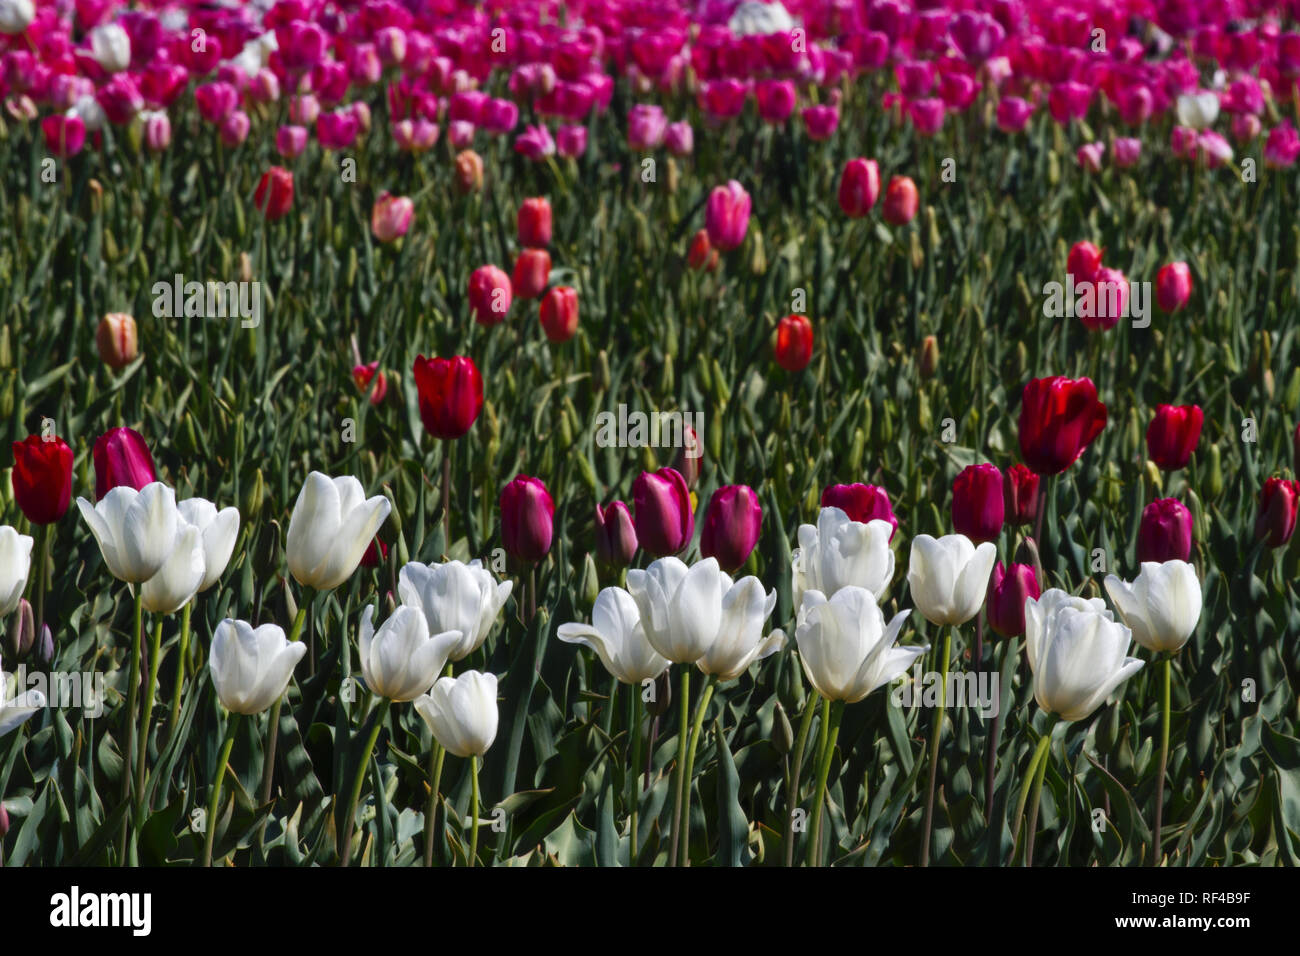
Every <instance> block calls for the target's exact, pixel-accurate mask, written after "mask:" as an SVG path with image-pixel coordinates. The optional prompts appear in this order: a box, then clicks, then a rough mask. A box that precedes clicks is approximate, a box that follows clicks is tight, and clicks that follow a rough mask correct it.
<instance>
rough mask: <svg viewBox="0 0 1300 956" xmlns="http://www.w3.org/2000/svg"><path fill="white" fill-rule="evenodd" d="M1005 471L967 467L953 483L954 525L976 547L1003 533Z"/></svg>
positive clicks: (993, 468)
mask: <svg viewBox="0 0 1300 956" xmlns="http://www.w3.org/2000/svg"><path fill="white" fill-rule="evenodd" d="M1003 508H1004V505H1003V500H1002V472H1000V471H999V470H998V468H997V466H996V465H989V464H984V465H967V466H966V467H965V468H963V469H962V470H961V473H960V474H958V475H957V478H956V479H955V480H954V481H953V483H952V525H953V527H954V528H956V529H957V533H958V534H964V535H965V536H966V537H968V538H970V539H971V540H972V541H974V542H975V543H976V544H980V543H982V542H985V541H992V540H993V539H994V538H996V537H997V536H998V534H999V533H1000V532H1001V531H1002V517H1003Z"/></svg>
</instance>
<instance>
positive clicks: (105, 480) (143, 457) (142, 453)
mask: <svg viewBox="0 0 1300 956" xmlns="http://www.w3.org/2000/svg"><path fill="white" fill-rule="evenodd" d="M91 457H92V458H93V459H94V462H95V500H96V501H99V500H100V499H101V498H103V497H104V495H106V494H108V493H109V491H111V490H112V489H113V488H116V487H118V486H119V485H124V486H126V487H127V488H134V489H135V490H136V491H139V490H140V489H142V488H143V487H144V486H145V485H147V484H150V483H152V482H154V481H157V480H158V473H157V472H156V471H155V470H154V466H153V456H152V455H151V454H149V446H148V445H147V444H145V440H144V436H143V435H141V434H140V433H139V432H137V431H134V430H133V429H130V428H110V429H109V430H108V431H106V432H104V434H102V435H100V436H99V438H98V439H96V441H95V447H94V450H93V451H92V452H91Z"/></svg>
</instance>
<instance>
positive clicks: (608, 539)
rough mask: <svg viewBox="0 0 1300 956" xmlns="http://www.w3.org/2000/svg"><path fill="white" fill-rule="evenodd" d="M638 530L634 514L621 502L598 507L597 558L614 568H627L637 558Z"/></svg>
mask: <svg viewBox="0 0 1300 956" xmlns="http://www.w3.org/2000/svg"><path fill="white" fill-rule="evenodd" d="M636 549H637V541H636V528H635V527H633V525H632V512H630V511H628V508H627V505H625V504H623V502H621V501H615V502H614V503H613V504H611V505H610V506H609V507H608V508H602V507H601V506H600V505H596V556H597V557H598V558H600V560H601V562H603V563H604V564H607V565H609V566H610V567H613V568H625V567H627V566H628V565H629V564H631V563H632V558H634V557H635V556H636Z"/></svg>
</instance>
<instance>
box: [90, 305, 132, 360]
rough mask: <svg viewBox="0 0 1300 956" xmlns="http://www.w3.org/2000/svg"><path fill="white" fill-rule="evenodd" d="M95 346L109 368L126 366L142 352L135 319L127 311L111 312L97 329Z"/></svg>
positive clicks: (101, 320)
mask: <svg viewBox="0 0 1300 956" xmlns="http://www.w3.org/2000/svg"><path fill="white" fill-rule="evenodd" d="M95 347H96V348H98V349H99V357H100V359H102V360H103V362H104V364H105V365H107V366H108V367H109V368H111V369H122V368H126V366H128V365H130V364H131V363H132V362H134V361H135V359H136V356H137V355H139V354H140V348H139V342H138V340H137V332H136V326H135V319H133V318H131V316H129V315H127V314H126V313H125V312H110V313H109V314H108V315H106V316H104V317H103V318H102V319H100V321H99V327H98V328H97V329H95Z"/></svg>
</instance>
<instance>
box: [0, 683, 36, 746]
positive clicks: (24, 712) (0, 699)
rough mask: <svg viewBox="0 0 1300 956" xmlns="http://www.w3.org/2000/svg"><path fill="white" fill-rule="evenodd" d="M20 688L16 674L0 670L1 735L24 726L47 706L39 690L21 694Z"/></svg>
mask: <svg viewBox="0 0 1300 956" xmlns="http://www.w3.org/2000/svg"><path fill="white" fill-rule="evenodd" d="M18 689H19V688H18V685H17V681H16V679H15V678H14V675H13V674H6V673H5V672H4V671H0V737H3V736H4V735H5V734H7V733H9V731H11V730H13V729H14V728H15V727H20V726H22V724H24V723H26V721H27V719H28V718H29V717H31V716H32V714H34V713H36V712H37V711H38V710H40V709H41V708H42V707H44V706H45V695H44V694H42V693H41V692H40V691H39V690H29V691H24V692H23V693H21V694H19V693H17V691H18Z"/></svg>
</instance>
